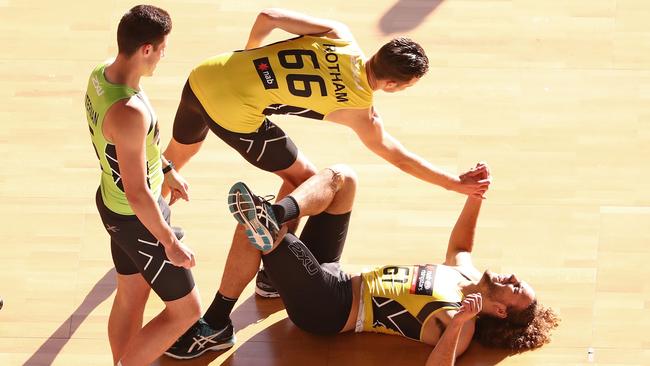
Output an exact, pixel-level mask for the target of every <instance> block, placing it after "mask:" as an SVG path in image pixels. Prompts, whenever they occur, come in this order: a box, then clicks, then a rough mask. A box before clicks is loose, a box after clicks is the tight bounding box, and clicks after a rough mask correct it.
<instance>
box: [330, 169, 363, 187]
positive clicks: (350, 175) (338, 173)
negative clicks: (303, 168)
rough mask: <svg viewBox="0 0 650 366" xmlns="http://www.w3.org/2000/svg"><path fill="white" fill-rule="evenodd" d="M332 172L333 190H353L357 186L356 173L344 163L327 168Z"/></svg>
mask: <svg viewBox="0 0 650 366" xmlns="http://www.w3.org/2000/svg"><path fill="white" fill-rule="evenodd" d="M327 170H329V171H331V172H332V188H333V189H334V191H335V192H339V191H341V190H343V189H345V190H355V188H356V186H357V179H358V178H357V173H355V172H354V170H352V168H350V167H349V166H347V165H345V164H336V165H332V166H331V167H329V168H327Z"/></svg>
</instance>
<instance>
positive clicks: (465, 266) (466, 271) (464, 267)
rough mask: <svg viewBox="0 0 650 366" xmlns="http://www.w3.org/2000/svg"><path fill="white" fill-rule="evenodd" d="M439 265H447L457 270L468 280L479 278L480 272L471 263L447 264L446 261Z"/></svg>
mask: <svg viewBox="0 0 650 366" xmlns="http://www.w3.org/2000/svg"><path fill="white" fill-rule="evenodd" d="M439 266H443V267H447V268H449V269H451V270H453V271H455V272H457V273H458V274H459V275H460V276H462V277H464V278H465V279H467V280H469V281H478V280H480V279H481V275H482V274H481V272H479V270H478V269H476V267H474V265H473V264H472V263H471V261H470V262H469V263H462V264H457V265H454V264H448V263H443V264H439Z"/></svg>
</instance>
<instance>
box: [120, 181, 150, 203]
mask: <svg viewBox="0 0 650 366" xmlns="http://www.w3.org/2000/svg"><path fill="white" fill-rule="evenodd" d="M124 195H125V196H126V200H127V201H128V202H129V205H130V206H131V207H138V206H140V204H142V202H144V201H145V200H147V199H148V198H149V190H148V189H147V187H146V186H144V185H131V186H125V187H124Z"/></svg>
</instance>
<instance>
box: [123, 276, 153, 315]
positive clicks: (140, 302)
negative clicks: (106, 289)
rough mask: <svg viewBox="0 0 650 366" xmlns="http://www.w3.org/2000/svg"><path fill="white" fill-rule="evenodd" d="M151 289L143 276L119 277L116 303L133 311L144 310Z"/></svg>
mask: <svg viewBox="0 0 650 366" xmlns="http://www.w3.org/2000/svg"><path fill="white" fill-rule="evenodd" d="M150 292H151V287H149V284H148V283H147V282H146V281H145V280H144V278H142V276H141V275H139V274H135V275H118V279H117V292H116V293H115V303H116V304H118V305H119V306H120V307H126V308H131V309H136V308H144V306H145V305H146V303H147V299H149V293H150Z"/></svg>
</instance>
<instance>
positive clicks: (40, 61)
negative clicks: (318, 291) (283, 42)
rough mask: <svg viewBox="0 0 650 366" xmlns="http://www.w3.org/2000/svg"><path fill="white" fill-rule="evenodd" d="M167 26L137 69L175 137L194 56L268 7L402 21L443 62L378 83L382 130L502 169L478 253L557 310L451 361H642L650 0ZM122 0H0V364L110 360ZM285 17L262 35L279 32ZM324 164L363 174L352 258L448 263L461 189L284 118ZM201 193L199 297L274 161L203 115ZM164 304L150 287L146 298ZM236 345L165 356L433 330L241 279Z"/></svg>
mask: <svg viewBox="0 0 650 366" xmlns="http://www.w3.org/2000/svg"><path fill="white" fill-rule="evenodd" d="M156 4H157V5H159V6H162V7H164V8H166V9H167V10H169V11H170V13H171V14H172V17H173V21H174V30H173V32H172V36H171V39H170V44H169V48H168V54H167V57H166V58H165V59H164V60H163V61H162V62H161V63H160V65H159V67H158V70H157V73H156V75H155V76H154V77H153V78H148V79H145V80H144V81H143V85H144V87H145V89H146V90H147V93H148V95H149V96H150V98H151V100H152V103H153V105H154V107H155V108H156V110H157V112H158V114H159V117H160V122H161V127H162V132H161V133H162V141H163V145H166V142H167V141H168V139H169V137H170V131H171V125H172V120H173V116H174V113H175V109H176V106H177V103H178V100H179V96H180V91H181V88H182V86H183V83H184V82H185V79H186V78H187V75H188V72H189V71H190V69H191V68H192V67H193V65H195V64H196V63H198V62H199V61H201V60H202V59H203V58H205V57H208V56H210V55H213V54H216V53H219V52H224V51H229V50H232V49H240V48H242V47H243V45H244V43H245V41H246V37H247V35H248V30H249V27H250V25H251V24H252V22H253V19H254V17H255V16H256V14H257V12H258V11H259V10H260V9H262V8H264V7H268V6H279V7H286V8H291V9H295V10H300V11H304V12H307V13H309V14H312V15H315V16H322V17H329V18H334V19H338V20H340V21H343V22H345V23H347V24H348V25H349V26H350V28H351V29H352V31H353V32H354V33H355V35H356V37H357V40H358V41H359V43H360V44H361V46H362V48H363V49H364V50H365V51H366V54H367V55H371V54H372V53H373V52H374V50H376V49H377V48H378V47H379V46H380V45H381V44H382V43H383V42H385V41H386V40H388V39H389V38H391V37H392V36H394V35H396V34H406V35H409V36H411V37H412V38H414V39H415V40H417V41H419V42H420V43H421V44H422V45H423V46H424V48H425V49H426V50H427V52H428V55H429V58H430V60H431V71H430V72H429V74H428V75H427V76H426V77H425V78H424V79H423V80H422V81H420V83H419V84H418V85H416V86H415V87H413V88H410V89H408V90H407V91H405V92H402V93H398V94H394V95H389V94H382V93H379V94H377V96H376V105H377V106H378V108H379V110H380V111H381V113H382V114H383V116H384V119H385V122H386V125H387V129H388V130H389V131H390V132H391V133H393V134H394V135H395V136H396V137H397V138H398V139H400V140H401V141H402V142H403V143H404V144H405V145H406V146H407V147H409V148H410V149H411V150H413V151H414V152H417V153H418V154H421V155H422V156H424V157H426V158H427V159H429V160H430V161H431V162H433V163H434V164H437V165H439V166H441V167H443V168H445V169H447V170H449V171H453V172H461V171H463V170H464V169H467V168H469V167H470V166H472V165H473V164H474V163H475V162H477V161H479V160H485V161H487V162H488V163H490V164H491V166H492V171H493V174H494V178H495V181H494V184H493V187H492V189H491V191H490V192H489V199H488V200H487V201H486V202H485V206H484V210H483V213H482V217H481V218H480V220H479V230H478V241H477V245H476V253H475V257H476V262H477V264H478V265H479V267H480V268H485V267H489V268H491V269H493V270H495V271H508V272H509V271H514V272H516V273H518V274H519V275H520V276H521V277H522V278H524V279H526V280H528V281H529V282H530V283H531V284H532V285H533V286H534V287H535V288H536V289H537V292H538V294H539V297H540V300H541V301H542V302H543V303H544V304H546V305H550V306H552V307H553V308H554V309H556V310H557V311H558V312H559V313H560V314H561V317H562V323H561V325H560V327H559V328H558V329H557V330H556V332H555V333H554V337H553V341H552V343H551V344H549V345H547V346H546V347H544V348H542V349H541V350H538V351H534V352H527V353H524V354H521V355H516V356H508V355H507V354H504V353H502V352H498V351H493V350H487V349H484V348H481V347H479V346H477V345H472V346H471V348H470V350H469V351H468V353H467V354H466V355H465V356H463V357H462V358H461V359H460V360H459V362H458V364H459V365H496V364H499V365H582V364H589V360H588V357H587V351H588V349H589V348H590V347H591V348H593V350H594V359H593V364H598V365H626V366H627V365H650V336H649V335H648V329H649V328H650V285H649V283H648V280H649V279H650V265H649V263H650V196H649V195H648V187H649V185H648V182H649V181H650V164H649V158H648V156H650V71H649V68H650V22H648V19H650V3H648V2H647V1H643V0H567V1H533V0H511V1H509V0H481V1H478V0H447V1H440V0H438V1H433V0H432V1H425V0H421V1H417V0H397V1H396V0H375V1H344V0H329V1H319V2H315V1H309V2H305V1H299V0H276V1H267V0H265V1H216V0H215V1H203V0H191V1H156ZM132 5H134V3H131V2H125V1H121V0H113V1H103V2H99V1H95V0H90V1H78V0H62V1H56V2H50V1H44V0H0V82H1V86H2V87H1V88H0V157H2V160H1V161H0V222H2V230H1V231H0V232H1V233H2V234H3V235H2V236H3V244H2V246H1V248H2V254H0V297H2V298H3V299H4V308H3V309H2V310H0V364H1V365H21V364H25V365H30V366H34V365H49V364H55V365H66V366H69V365H72V366H74V365H110V364H111V356H110V349H109V345H108V341H107V335H106V324H107V318H108V314H109V310H110V305H111V301H112V296H113V294H114V287H115V282H114V277H113V276H114V273H113V272H112V269H111V268H112V262H111V258H110V254H109V246H108V239H107V236H106V234H105V232H104V230H103V229H102V227H101V224H100V221H99V218H98V215H97V212H96V210H95V207H94V203H93V196H94V192H95V189H96V187H97V184H98V181H99V180H98V178H99V171H98V169H97V161H96V158H95V156H94V153H93V151H92V147H91V145H90V140H89V137H88V129H87V127H86V122H85V116H84V108H83V93H84V90H85V87H86V81H87V77H88V74H89V72H90V70H91V69H92V67H93V66H94V65H95V64H97V63H98V62H100V61H102V60H103V59H106V58H108V57H111V56H113V55H114V53H115V50H116V46H115V30H116V26H117V23H118V21H119V18H120V16H121V14H122V13H123V12H124V11H126V10H127V9H128V8H130V7H131V6H132ZM285 36H286V35H285V34H282V33H281V32H277V33H274V34H273V35H272V37H271V40H278V39H282V38H283V37H285ZM276 121H277V122H278V123H279V124H280V125H281V126H282V127H283V128H284V129H285V130H286V131H287V132H288V133H289V135H290V136H292V138H293V139H294V140H295V141H296V143H297V144H298V145H299V146H300V148H301V149H302V151H304V152H305V153H306V154H307V155H308V156H309V157H310V158H311V160H312V161H313V162H314V163H315V164H317V166H319V167H325V166H327V165H330V164H333V163H339V162H344V163H347V164H349V165H351V166H352V167H353V168H354V169H355V170H356V171H357V172H358V174H359V177H360V189H359V193H358V199H357V203H356V207H355V210H354V214H353V219H352V220H353V223H352V227H351V231H350V235H349V240H348V246H347V249H346V251H345V253H344V259H343V262H344V266H345V267H347V268H349V269H350V270H359V269H362V268H364V267H369V266H371V265H376V264H388V263H391V262H392V263H415V262H422V261H426V262H439V261H440V260H441V259H442V255H443V253H444V250H445V245H446V240H447V237H448V234H449V232H450V230H451V226H452V225H453V223H454V221H455V218H456V215H457V214H458V212H459V211H460V208H461V206H462V203H463V197H462V196H460V195H458V194H455V193H451V192H446V191H444V190H442V189H440V188H437V187H434V186H431V185H428V184H425V183H423V182H421V181H418V180H416V179H414V178H411V177H409V176H407V175H405V174H402V173H400V172H398V171H397V170H396V169H395V168H393V167H391V166H389V165H388V164H386V163H384V162H383V161H381V160H380V159H379V158H377V157H375V156H374V155H372V154H371V153H370V152H369V151H367V150H366V149H365V148H364V147H362V145H361V144H360V143H359V142H358V141H357V139H356V138H355V137H354V136H353V134H352V132H351V131H349V130H347V129H345V128H342V127H340V126H335V125H329V123H326V122H321V121H314V120H304V119H297V118H295V119H291V118H276ZM183 173H184V176H185V177H186V178H187V179H188V180H189V182H190V184H191V193H192V200H191V202H189V203H179V204H177V205H175V206H174V223H175V224H178V225H181V226H183V227H184V228H185V229H186V231H187V232H188V240H187V243H188V244H189V245H190V246H191V247H192V248H193V249H194V250H195V251H196V253H197V258H198V265H197V266H196V268H195V269H194V276H195V278H196V281H197V284H198V286H199V288H200V290H201V295H202V300H203V304H204V305H206V304H209V302H210V301H211V299H212V297H213V295H214V293H215V291H216V289H217V287H218V283H219V281H220V277H221V271H222V268H223V264H224V260H225V257H226V251H227V248H228V245H229V244H230V238H231V235H232V230H233V228H234V221H233V220H232V218H231V217H230V216H229V215H228V212H227V210H226V205H225V202H226V192H227V190H228V188H229V187H230V185H231V184H232V183H234V182H235V181H236V180H244V181H246V182H248V183H249V184H250V185H251V186H252V187H254V188H255V189H256V191H257V192H259V193H266V192H268V193H274V192H275V191H276V190H277V187H278V186H279V184H280V181H279V180H278V179H277V178H275V177H274V176H272V175H271V174H267V173H264V172H261V171H258V170H256V169H254V168H252V167H251V166H249V165H247V164H245V163H244V161H243V160H242V159H241V158H240V157H239V156H238V155H236V154H235V153H234V152H233V151H232V150H231V149H230V148H228V147H226V146H225V144H223V143H221V141H220V140H218V139H217V138H215V137H214V136H209V138H208V141H207V143H206V144H205V147H204V149H203V150H202V151H201V152H200V153H199V155H198V156H197V157H196V159H195V160H193V161H192V163H191V164H190V165H189V166H188V168H187V169H186V170H184V172H183ZM160 309H161V302H160V301H159V300H157V299H156V297H155V296H151V300H150V303H149V305H148V307H147V311H146V317H147V318H150V317H151V316H153V315H154V314H156V313H157V312H158V311H159V310H160ZM233 319H234V322H235V325H236V328H237V337H238V340H239V342H238V344H237V346H236V348H235V349H233V350H230V351H228V352H225V353H223V354H218V353H211V354H209V355H206V356H204V357H201V358H199V359H197V360H194V361H190V362H176V361H173V360H171V359H168V358H164V357H163V358H161V360H160V361H159V363H160V364H161V365H169V366H172V365H207V364H210V365H219V364H225V365H305V364H310V365H313V366H316V365H375V364H382V365H383V364H395V365H422V364H423V362H424V360H425V359H426V357H427V355H428V353H429V351H430V348H429V347H426V346H424V345H421V344H418V343H416V342H412V341H408V340H404V339H400V338H398V337H389V336H380V335H373V334H362V335H353V334H347V335H341V336H337V337H332V338H322V337H315V336H312V335H309V334H306V333H304V332H302V331H299V330H298V329H296V328H295V327H294V326H293V325H292V324H291V323H290V322H289V320H288V319H286V313H285V312H284V311H283V309H282V305H281V302H280V301H279V300H261V299H258V298H256V297H255V296H254V295H253V291H252V286H249V287H248V288H247V289H246V291H245V292H244V294H243V295H242V296H241V298H240V301H239V303H238V304H237V307H236V309H235V311H234V313H233Z"/></svg>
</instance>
